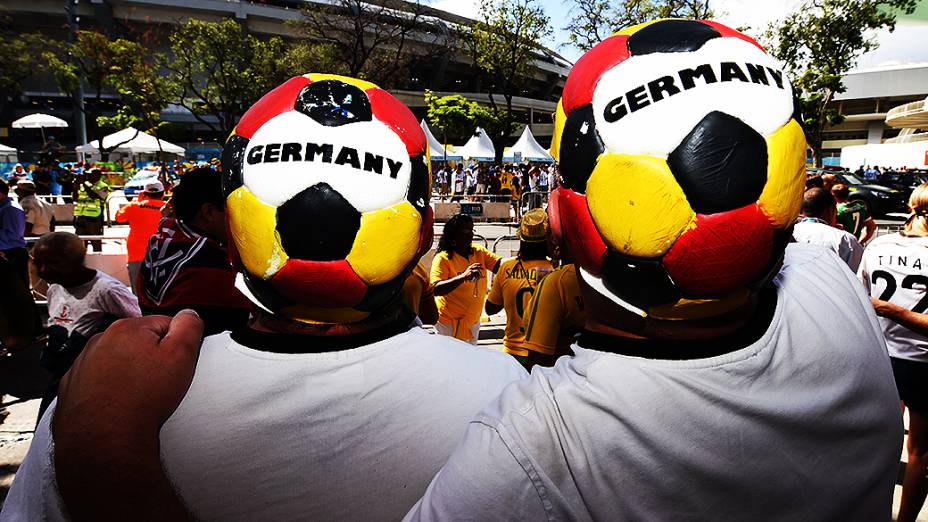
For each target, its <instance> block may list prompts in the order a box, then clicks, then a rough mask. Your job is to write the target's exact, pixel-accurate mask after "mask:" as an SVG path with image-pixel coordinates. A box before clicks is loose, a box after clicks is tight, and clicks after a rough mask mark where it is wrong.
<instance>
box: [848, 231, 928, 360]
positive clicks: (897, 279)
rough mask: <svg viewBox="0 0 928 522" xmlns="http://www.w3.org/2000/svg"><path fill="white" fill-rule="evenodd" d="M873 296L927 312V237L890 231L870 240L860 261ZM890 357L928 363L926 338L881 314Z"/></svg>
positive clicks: (866, 285)
mask: <svg viewBox="0 0 928 522" xmlns="http://www.w3.org/2000/svg"><path fill="white" fill-rule="evenodd" d="M859 274H860V279H861V281H862V282H863V283H864V286H865V287H866V288H867V290H868V291H869V292H870V295H871V296H872V297H876V298H878V299H882V300H884V301H889V302H891V303H894V304H897V305H899V306H901V307H903V308H908V309H909V310H912V311H914V312H918V313H926V312H928V291H926V289H928V237H917V236H903V235H902V234H891V235H885V236H880V237H878V238H876V239H874V240H873V242H872V243H870V245H869V246H867V250H866V251H865V252H864V258H863V261H862V262H861V263H860V270H859ZM880 324H881V325H882V326H883V333H884V335H885V337H886V348H887V349H888V350H889V355H890V356H891V357H896V358H898V359H908V360H911V361H919V362H928V337H925V336H924V335H921V334H917V333H915V332H913V331H912V330H909V329H908V328H906V327H904V326H902V325H900V324H898V323H896V322H895V321H892V320H890V319H886V318H884V317H880Z"/></svg>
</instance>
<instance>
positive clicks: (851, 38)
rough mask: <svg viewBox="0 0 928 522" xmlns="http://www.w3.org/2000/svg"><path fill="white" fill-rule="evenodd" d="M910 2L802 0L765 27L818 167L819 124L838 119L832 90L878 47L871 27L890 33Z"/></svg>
mask: <svg viewBox="0 0 928 522" xmlns="http://www.w3.org/2000/svg"><path fill="white" fill-rule="evenodd" d="M916 4H917V1H916V0H807V1H806V2H804V3H803V4H802V5H801V6H800V7H799V8H798V9H797V10H796V11H795V12H793V13H792V14H790V15H788V16H786V17H785V18H783V19H782V20H780V21H778V22H776V23H774V24H771V25H770V27H769V28H768V30H767V32H766V34H765V40H766V41H767V43H768V45H767V48H768V49H769V51H770V52H771V54H773V55H774V56H775V57H776V58H777V59H779V60H780V61H782V62H783V64H784V65H785V67H786V70H787V73H788V74H789V76H790V77H791V79H792V80H793V86H794V88H795V89H796V92H797V94H798V96H799V101H800V109H801V111H802V115H803V117H802V120H803V121H802V122H801V123H802V127H803V130H804V131H805V134H806V140H807V141H808V143H809V147H810V148H811V149H812V155H813V160H814V161H815V164H816V165H821V150H822V141H823V139H822V133H823V131H824V129H825V126H826V125H828V124H831V125H835V124H838V123H841V122H842V121H843V120H844V116H843V115H841V114H840V113H838V111H837V110H836V109H835V108H834V107H831V106H829V104H830V102H831V101H832V100H833V99H834V96H835V95H836V94H839V93H842V92H844V91H845V90H846V88H845V86H844V84H843V83H842V80H841V79H842V76H844V74H846V73H847V72H848V71H849V70H851V69H852V68H853V67H854V65H856V63H857V59H858V58H859V57H860V56H861V55H862V54H864V53H866V52H868V51H871V50H873V49H876V47H877V46H878V45H879V43H878V42H877V41H876V39H875V37H874V33H875V31H877V30H880V29H888V30H890V31H892V30H893V29H894V28H895V23H896V15H897V14H898V13H900V12H902V13H906V14H911V13H912V12H913V11H914V10H915V7H916Z"/></svg>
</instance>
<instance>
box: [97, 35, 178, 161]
mask: <svg viewBox="0 0 928 522" xmlns="http://www.w3.org/2000/svg"><path fill="white" fill-rule="evenodd" d="M112 52H113V55H114V57H115V59H114V65H113V66H112V67H111V68H110V74H109V76H108V78H107V83H108V84H109V85H110V86H111V87H112V88H113V90H114V91H116V93H118V94H119V98H120V103H119V106H118V107H117V109H116V114H115V115H113V116H99V117H97V124H98V125H99V126H101V127H109V128H113V129H124V128H128V127H134V128H139V127H141V128H142V129H143V130H145V131H147V132H149V133H150V134H152V135H154V136H155V137H158V130H159V129H160V128H161V127H162V126H163V125H165V124H166V123H165V122H163V121H161V118H160V114H161V110H162V109H164V108H165V107H167V105H168V104H169V103H171V102H172V101H173V100H174V99H175V98H176V92H175V89H174V85H173V83H172V82H171V81H170V79H168V78H167V77H165V76H163V75H161V74H159V71H158V70H157V68H156V65H155V64H157V63H161V62H163V60H164V57H163V56H162V55H160V54H159V55H154V56H150V55H149V54H148V52H147V50H146V48H145V47H144V46H142V45H141V44H138V43H136V42H130V41H127V40H122V39H120V40H116V41H115V42H113V44H112ZM159 145H160V141H159Z"/></svg>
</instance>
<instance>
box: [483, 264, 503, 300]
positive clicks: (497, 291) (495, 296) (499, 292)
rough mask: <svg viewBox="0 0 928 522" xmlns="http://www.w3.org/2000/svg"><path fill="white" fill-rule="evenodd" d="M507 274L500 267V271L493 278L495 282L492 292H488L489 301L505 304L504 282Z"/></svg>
mask: <svg viewBox="0 0 928 522" xmlns="http://www.w3.org/2000/svg"><path fill="white" fill-rule="evenodd" d="M505 280H506V274H504V273H503V270H502V269H500V271H499V273H498V274H496V276H495V277H494V278H493V284H492V285H491V286H490V293H489V294H487V301H489V302H491V303H493V304H495V305H498V306H502V305H503V283H505V282H506V281H505Z"/></svg>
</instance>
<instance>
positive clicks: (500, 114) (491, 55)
mask: <svg viewBox="0 0 928 522" xmlns="http://www.w3.org/2000/svg"><path fill="white" fill-rule="evenodd" d="M480 10H481V12H482V13H483V16H484V19H483V20H478V21H476V22H475V23H474V24H473V25H472V26H469V27H467V28H465V29H464V30H463V33H462V35H461V36H462V39H463V41H464V42H465V44H466V48H467V49H468V51H469V52H470V54H471V57H472V59H473V62H474V66H475V67H476V69H477V71H478V73H479V74H480V76H481V79H482V80H483V88H484V89H485V90H486V92H487V93H488V95H489V99H490V104H489V107H487V108H486V110H487V111H488V114H485V115H483V116H482V118H483V120H484V124H483V125H482V126H483V127H484V130H486V131H487V134H488V135H489V136H490V139H491V140H492V141H493V145H494V146H495V147H496V156H497V157H496V161H500V160H501V158H502V154H503V145H504V142H505V140H506V139H507V138H508V136H509V135H510V134H511V133H512V132H513V131H515V130H516V129H517V128H518V125H519V122H518V121H517V120H516V117H515V115H514V114H513V111H512V100H513V98H514V97H515V96H519V95H522V94H523V91H524V88H525V86H526V85H527V83H528V82H529V81H530V74H531V67H532V62H533V61H534V53H535V51H536V50H537V49H538V48H540V47H541V44H540V42H541V41H542V40H544V39H545V38H547V37H548V36H550V35H551V25H550V23H549V18H548V16H547V15H546V14H545V12H544V9H543V8H542V7H541V5H540V4H538V3H537V1H536V0H481V2H480ZM499 98H502V100H500V99H499Z"/></svg>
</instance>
